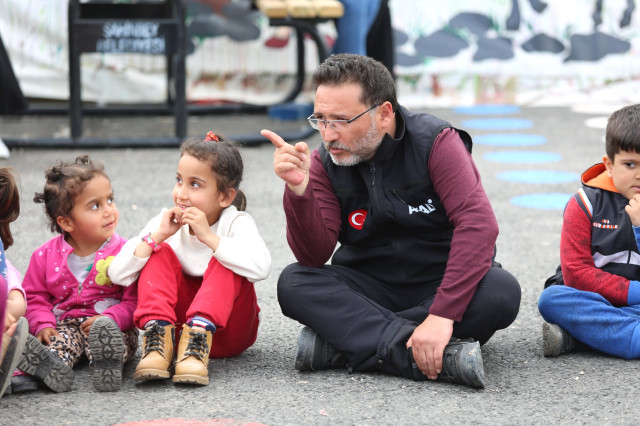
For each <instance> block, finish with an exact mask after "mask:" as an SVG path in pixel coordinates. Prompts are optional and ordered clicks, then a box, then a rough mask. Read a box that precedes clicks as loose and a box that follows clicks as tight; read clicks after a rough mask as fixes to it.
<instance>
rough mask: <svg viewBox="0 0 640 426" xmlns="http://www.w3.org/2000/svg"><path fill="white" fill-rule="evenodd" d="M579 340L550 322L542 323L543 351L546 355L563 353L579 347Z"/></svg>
mask: <svg viewBox="0 0 640 426" xmlns="http://www.w3.org/2000/svg"><path fill="white" fill-rule="evenodd" d="M577 343H578V342H577V341H576V340H575V339H574V338H573V337H572V336H571V335H570V334H569V333H567V331H566V330H564V329H563V328H560V326H558V325H556V324H551V323H548V322H544V323H542V352H543V354H544V356H546V357H553V356H558V355H562V354H564V353H567V352H573V351H574V350H576V349H577V346H578V345H577Z"/></svg>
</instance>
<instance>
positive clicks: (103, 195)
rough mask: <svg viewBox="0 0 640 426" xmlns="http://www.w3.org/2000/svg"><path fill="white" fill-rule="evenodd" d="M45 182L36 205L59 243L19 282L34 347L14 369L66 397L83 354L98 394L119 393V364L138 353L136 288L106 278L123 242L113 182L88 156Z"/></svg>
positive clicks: (36, 256)
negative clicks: (60, 392)
mask: <svg viewBox="0 0 640 426" xmlns="http://www.w3.org/2000/svg"><path fill="white" fill-rule="evenodd" d="M45 176H46V179H47V182H46V184H45V187H44V191H43V192H42V193H36V196H35V198H34V201H35V202H36V203H43V204H44V209H45V212H46V214H47V217H48V220H49V224H50V228H51V231H53V232H58V233H59V234H60V235H58V236H56V237H54V238H53V239H51V240H49V241H47V242H46V243H45V244H44V245H42V246H41V247H39V248H38V249H37V250H36V251H35V252H34V253H33V255H32V256H31V261H30V262H29V267H28V268H27V272H26V273H25V276H24V280H23V283H22V285H23V288H24V290H25V291H26V293H27V313H26V317H27V319H28V320H29V326H30V331H31V333H32V334H34V335H35V336H36V337H37V340H36V339H30V341H29V342H28V343H27V348H26V349H25V351H26V352H27V355H26V356H24V357H23V359H22V361H21V362H20V364H19V367H20V369H21V370H23V371H24V372H26V373H28V374H34V375H36V376H37V377H38V378H40V379H42V380H43V381H44V382H45V384H46V385H47V386H49V387H50V388H51V389H53V390H56V391H65V390H68V389H69V388H70V387H71V383H72V381H73V376H71V379H70V375H69V374H68V373H67V372H70V373H72V371H71V368H72V367H73V366H74V365H76V364H77V363H78V361H79V360H80V359H81V357H82V355H83V354H85V355H86V356H87V357H88V358H89V362H90V363H91V365H92V367H93V383H94V386H95V388H96V389H97V390H99V391H115V390H119V389H120V386H121V383H122V366H123V363H124V362H126V361H128V360H130V359H131V357H132V356H133V355H134V354H135V351H136V349H137V345H138V330H137V329H136V328H135V327H134V324H133V311H134V310H135V307H136V301H137V291H136V290H137V287H136V286H135V285H133V286H129V287H122V286H120V285H117V284H115V283H113V282H111V280H110V279H109V276H108V275H107V273H106V272H107V268H108V266H109V263H110V262H111V260H112V259H113V257H114V256H115V255H116V254H117V253H118V252H119V251H120V248H121V247H122V246H123V245H124V243H125V242H126V240H124V239H123V238H122V237H120V236H119V235H118V234H116V232H115V230H116V225H117V224H118V209H117V208H116V205H115V202H114V200H113V190H112V189H111V182H110V180H109V177H108V176H107V175H106V174H105V172H104V170H103V166H102V165H101V164H99V163H95V162H93V161H91V159H90V158H89V156H81V157H78V158H76V161H75V162H74V163H63V162H58V164H57V165H55V166H53V167H51V168H50V169H48V170H47V171H46V172H45ZM43 345H44V346H43ZM45 346H46V348H45ZM47 349H48V350H47ZM52 352H53V353H55V354H57V356H54V357H52V356H51V354H52ZM65 367H66V368H65Z"/></svg>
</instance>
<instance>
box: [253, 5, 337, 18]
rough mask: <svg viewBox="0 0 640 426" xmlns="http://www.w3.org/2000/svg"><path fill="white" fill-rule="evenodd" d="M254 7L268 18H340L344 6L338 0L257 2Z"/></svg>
mask: <svg viewBox="0 0 640 426" xmlns="http://www.w3.org/2000/svg"><path fill="white" fill-rule="evenodd" d="M256 5H257V6H258V9H260V11H261V12H262V13H264V14H265V15H266V16H267V17H269V18H286V17H287V16H290V17H292V18H294V19H313V18H325V19H327V18H329V19H335V18H340V17H342V15H344V6H343V5H342V3H340V2H339V1H338V0H257V1H256Z"/></svg>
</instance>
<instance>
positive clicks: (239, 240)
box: [213, 214, 271, 282]
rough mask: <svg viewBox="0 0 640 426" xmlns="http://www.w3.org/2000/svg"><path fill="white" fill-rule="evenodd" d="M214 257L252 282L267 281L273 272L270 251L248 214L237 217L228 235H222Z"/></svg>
mask: <svg viewBox="0 0 640 426" xmlns="http://www.w3.org/2000/svg"><path fill="white" fill-rule="evenodd" d="M213 255H214V257H215V258H216V259H217V260H218V261H219V262H220V263H221V264H222V265H223V266H224V267H226V268H229V269H230V270H232V271H233V272H235V273H236V274H238V275H240V276H243V277H245V278H247V279H248V280H249V281H251V282H255V281H260V280H264V279H266V278H267V277H268V276H269V272H270V270H271V254H270V253H269V249H268V248H267V245H266V244H265V243H264V240H263V239H262V237H261V236H260V234H259V233H258V227H257V226H256V223H255V222H254V220H253V218H252V217H251V216H249V215H248V214H241V215H239V216H238V217H236V218H235V219H234V220H233V222H232V224H231V227H230V229H229V232H228V234H227V235H220V244H219V245H218V249H217V250H216V251H215V253H214V254H213Z"/></svg>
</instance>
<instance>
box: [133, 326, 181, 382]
mask: <svg viewBox="0 0 640 426" xmlns="http://www.w3.org/2000/svg"><path fill="white" fill-rule="evenodd" d="M174 331H175V326H174V325H173V324H172V325H165V326H162V325H159V324H153V325H151V326H149V327H147V328H145V330H144V335H143V336H142V357H141V358H140V362H139V363H138V366H137V367H136V372H135V374H134V375H133V378H134V379H135V380H138V381H143V380H154V379H168V378H169V377H171V373H170V370H171V368H172V367H173V335H174Z"/></svg>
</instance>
